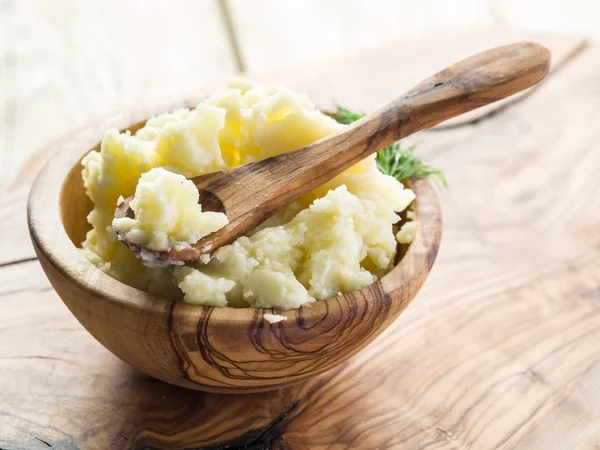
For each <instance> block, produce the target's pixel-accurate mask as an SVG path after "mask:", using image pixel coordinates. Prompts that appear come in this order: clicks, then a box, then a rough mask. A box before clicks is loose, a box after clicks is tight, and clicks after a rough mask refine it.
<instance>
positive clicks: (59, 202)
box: [28, 100, 442, 393]
mask: <svg viewBox="0 0 600 450" xmlns="http://www.w3.org/2000/svg"><path fill="white" fill-rule="evenodd" d="M187 103H190V104H192V105H193V104H194V103H195V100H191V101H189V102H187ZM183 106H188V104H186V103H185V102H179V103H176V104H169V105H163V106H162V107H160V106H159V107H158V108H153V109H147V110H145V111H138V112H134V113H130V114H121V115H118V116H117V117H116V118H115V119H113V120H112V122H110V123H107V121H102V122H101V123H97V124H96V125H93V126H90V127H88V128H85V129H83V130H80V131H79V132H78V133H76V134H75V135H73V137H72V138H71V139H69V140H67V143H66V144H65V146H64V148H63V149H62V150H61V151H60V152H59V153H58V154H57V155H56V156H55V157H54V158H53V159H52V160H51V161H50V163H49V164H48V165H46V167H45V168H44V169H43V170H42V171H41V173H40V174H39V176H38V178H37V180H36V181H35V183H34V186H33V188H32V190H31V193H30V196H29V204H28V220H29V230H30V234H31V238H32V241H33V245H34V247H35V251H36V253H37V255H38V258H39V260H40V263H41V265H42V267H43V269H44V271H45V272H46V275H47V277H48V279H49V280H50V282H51V283H52V286H54V288H55V289H56V292H57V293H58V295H59V296H60V297H61V298H62V300H63V302H64V303H65V304H66V305H67V307H68V308H69V309H70V310H71V312H72V313H73V315H74V316H75V317H76V318H77V320H79V322H80V323H81V324H82V325H83V326H84V327H85V328H86V329H87V330H88V331H89V332H90V333H91V334H92V335H93V336H94V337H95V338H96V339H97V340H98V341H100V343H101V344H102V345H104V346H105V347H106V348H107V349H108V350H110V351H111V352H112V353H114V354H115V355H116V356H118V357H119V358H121V359H122V360H123V361H125V362H127V363H129V364H131V365H133V366H135V367H137V368H138V369H139V370H141V371H142V372H144V373H146V374H148V375H150V376H153V377H155V378H158V379H160V380H163V381H166V382H168V383H172V384H176V385H179V386H183V387H186V388H191V389H197V390H203V391H210V392H225V393H238V392H239V393H244V392H257V391H265V390H269V389H276V388H279V387H282V386H284V385H287V384H290V383H295V382H298V381H301V380H304V379H306V378H308V377H312V376H314V375H317V374H319V373H321V372H325V371H326V370H328V369H331V368H333V367H335V366H337V365H338V364H340V363H342V362H343V361H345V360H346V359H348V358H350V357H351V356H352V355H354V354H355V353H357V352H358V351H359V350H360V349H362V348H363V347H365V346H366V345H367V344H369V343H370V342H371V341H372V340H373V339H375V338H376V337H377V336H378V335H379V334H380V333H381V332H382V331H383V330H385V329H386V328H387V327H388V326H389V325H390V324H391V323H392V322H393V321H394V319H396V318H397V317H398V316H399V315H400V313H401V312H402V311H403V310H404V309H405V308H406V306H407V305H408V304H409V303H410V301H411V300H412V299H413V297H414V296H415V295H416V293H417V292H418V290H419V288H420V287H421V285H422V284H423V282H424V281H425V278H426V277H427V275H428V273H429V271H430V269H431V266H432V265H433V263H434V261H435V258H436V255H437V251H438V247H439V244H440V239H441V233H442V222H441V214H440V206H439V203H438V200H437V195H436V190H435V188H434V186H433V185H432V183H431V182H430V181H428V180H419V181H414V182H413V183H411V184H412V188H413V189H414V191H415V193H416V196H417V198H416V201H415V203H414V205H413V206H414V209H415V211H416V213H417V215H418V221H419V222H418V231H417V234H416V237H415V239H414V241H413V242H412V244H411V245H410V246H409V247H408V249H407V250H406V252H405V254H404V255H403V257H402V258H401V260H400V261H399V263H398V264H397V265H396V266H395V267H394V268H393V269H392V271H391V272H390V273H388V274H387V275H386V276H384V277H383V278H381V279H380V280H378V281H377V282H375V283H373V284H372V285H370V286H367V287H366V288H364V289H361V290H359V291H355V292H351V293H349V294H346V295H342V296H338V297H335V298H330V299H327V300H324V301H318V302H316V303H312V304H310V305H306V306H303V307H301V308H299V309H296V310H290V311H283V312H281V311H274V310H271V309H254V308H240V309H236V308H218V307H208V306H194V305H189V304H186V303H183V302H174V301H170V300H166V299H164V298H161V297H157V296H154V295H150V294H148V293H146V292H143V291H140V290H138V289H135V288H132V287H130V286H127V285H125V284H123V283H121V282H119V281H117V280H115V279H113V278H111V277H110V276H108V275H106V274H105V273H104V272H102V271H101V270H99V269H97V268H96V267H95V266H94V265H92V264H91V263H90V262H89V261H88V260H87V259H86V258H85V257H84V256H83V255H82V254H81V253H80V251H79V250H78V247H79V246H80V243H81V242H82V241H83V239H84V237H85V233H86V231H87V230H88V229H89V225H88V224H87V222H86V215H87V213H88V212H89V211H90V210H91V206H92V205H91V202H90V201H89V199H88V198H87V197H86V195H85V192H84V189H83V183H82V180H81V165H80V161H81V158H82V157H83V156H84V155H85V154H87V153H88V152H89V151H90V150H91V149H93V148H98V145H99V144H98V143H99V141H100V140H101V139H102V136H103V133H104V131H105V130H106V128H107V126H108V125H110V126H116V127H117V128H120V129H127V128H129V129H131V130H132V131H135V130H137V129H138V128H139V127H140V126H141V125H143V123H144V122H145V119H146V118H148V117H149V116H151V115H153V114H156V113H158V112H162V111H166V110H170V109H173V108H175V107H183ZM132 123H133V124H135V125H130V124H132ZM273 312H275V313H277V314H282V315H284V316H285V317H287V320H286V321H282V322H279V323H276V324H270V323H269V322H268V321H266V320H265V319H264V318H263V314H264V313H273Z"/></svg>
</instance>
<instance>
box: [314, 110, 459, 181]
mask: <svg viewBox="0 0 600 450" xmlns="http://www.w3.org/2000/svg"><path fill="white" fill-rule="evenodd" d="M326 114H327V115H328V116H330V117H332V118H333V119H335V120H336V121H337V122H339V123H343V124H345V125H348V124H351V123H352V122H356V121H357V120H358V119H360V118H362V117H364V114H360V113H355V112H352V111H350V110H349V109H346V108H344V107H342V106H339V105H338V106H337V107H336V110H335V111H327V112H326ZM416 147H417V144H413V145H411V146H409V147H403V146H402V144H401V141H398V142H394V143H393V144H392V145H390V146H388V147H385V148H383V149H381V150H379V151H378V152H377V156H376V157H375V161H376V163H377V168H378V169H379V171H380V172H381V173H384V174H386V175H391V176H393V177H394V178H396V179H397V180H400V181H402V180H404V179H406V178H427V177H432V178H435V179H436V180H437V181H438V182H440V183H441V184H443V185H444V186H446V187H447V186H448V184H447V182H446V178H445V177H444V174H443V173H442V171H441V170H440V169H438V168H436V167H433V166H430V165H428V164H426V163H425V162H423V160H422V159H421V158H419V157H418V156H417V155H415V148H416Z"/></svg>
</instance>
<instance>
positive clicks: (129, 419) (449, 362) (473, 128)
mask: <svg viewBox="0 0 600 450" xmlns="http://www.w3.org/2000/svg"><path fill="white" fill-rule="evenodd" d="M523 38H529V39H536V40H539V41H540V42H542V43H545V44H546V45H548V46H549V47H550V48H551V49H552V50H553V52H554V66H553V72H552V73H551V75H550V76H549V78H548V80H547V81H546V82H545V83H544V84H543V85H542V86H540V87H539V88H538V89H535V90H534V91H531V92H529V93H528V95H524V96H521V97H519V98H518V99H516V100H514V101H511V102H507V103H504V104H502V105H499V106H496V107H494V108H493V109H489V110H486V111H484V112H482V113H477V114H475V115H472V116H470V117H468V118H463V119H459V120H456V121H454V122H452V123H450V124H446V125H442V126H440V127H438V128H437V129H434V130H431V131H428V132H424V133H421V135H420V136H418V137H417V139H418V140H420V141H422V144H421V146H420V150H419V151H420V152H421V154H422V155H424V156H425V157H426V158H427V159H429V160H431V161H432V162H433V163H435V164H436V165H438V166H439V167H441V168H442V169H443V170H444V171H445V173H446V176H447V178H448V182H449V189H448V190H444V191H442V192H441V197H442V203H443V209H444V214H445V231H444V233H445V234H444V238H443V242H442V248H441V251H440V254H439V258H438V262H437V263H436V265H435V267H434V269H433V271H432V273H431V275H430V278H429V279H428V281H427V283H426V285H425V287H424V288H423V290H422V291H421V293H420V294H419V295H418V297H417V298H416V299H415V301H414V302H413V303H412V304H411V306H410V307H409V308H408V309H407V311H406V312H405V313H404V314H403V315H402V316H401V317H400V319H398V320H397V321H396V322H395V323H394V325H392V326H391V327H390V328H389V329H388V330H387V331H386V332H385V333H384V334H383V335H382V336H381V337H379V338H378V339H377V340H376V341H375V342H374V343H373V344H372V345H370V346H369V347H368V348H367V349H365V350H364V351H362V352H361V353H360V354H358V355H357V356H355V357H354V358H352V359H351V360H350V361H348V362H346V363H345V364H343V365H341V366H340V367H338V368H337V369H334V370H333V371H331V372H328V373H326V374H324V375H323V376H320V377H318V378H315V379H312V380H310V381H308V382H306V383H303V384H299V385H296V386H293V387H291V388H287V389H283V390H281V391H276V392H270V393H266V394H256V395H243V396H231V395H216V394H204V393H200V392H193V391H188V390H185V389H181V388H177V387H174V386H170V385H167V384H164V383H162V382H159V381H155V380H153V379H150V378H148V377H146V376H144V375H142V374H140V373H138V372H137V371H135V370H134V369H132V368H130V367H129V366H127V365H126V364H125V363H123V362H121V361H120V360H118V359H117V358H116V357H114V356H113V355H112V354H110V353H109V352H108V351H106V350H105V349H104V348H103V347H102V346H100V345H99V344H98V343H97V342H96V341H95V340H94V339H93V338H92V337H91V336H90V335H89V334H88V333H87V332H86V331H85V330H84V329H83V328H82V327H81V326H80V325H79V324H78V322H77V321H76V320H75V319H74V318H73V317H72V316H71V315H70V313H69V312H68V310H67V308H66V307H65V306H64V305H63V304H62V302H61V301H60V299H59V298H58V297H57V295H56V294H55V293H54V292H53V290H52V289H51V287H50V286H49V284H48V282H47V281H46V279H45V277H44V275H43V273H42V271H41V269H40V267H39V265H38V263H37V261H36V260H35V256H34V253H33V250H32V249H31V246H30V243H29V239H28V236H27V230H26V224H25V219H24V208H25V200H26V194H27V190H28V186H29V184H30V182H31V179H32V177H33V176H34V174H35V173H36V171H37V170H38V169H39V166H40V164H41V163H42V162H43V161H45V160H47V159H48V158H50V157H51V154H52V151H53V149H56V148H60V143H58V144H57V145H54V146H51V148H48V149H47V150H46V151H45V152H44V153H42V154H40V155H38V156H37V157H36V158H35V159H34V160H31V161H30V162H29V163H28V164H27V165H26V166H25V167H24V168H23V171H22V176H21V177H20V179H19V181H18V182H17V183H15V184H13V185H12V187H11V189H10V191H9V193H8V194H7V195H5V196H4V197H2V198H0V239H1V240H0V243H1V248H0V300H1V302H2V303H1V304H2V306H3V309H2V314H1V315H0V448H2V449H4V450H6V449H11V450H12V449H47V448H55V449H121V448H139V449H142V448H152V449H154V448H169V449H171V448H173V449H190V448H229V449H234V448H256V449H259V448H294V449H296V448H307V449H308V448H310V449H319V448H335V449H342V448H364V449H371V448H382V449H383V448H401V449H428V450H431V449H492V448H520V449H594V448H598V447H599V446H600V270H599V269H600V176H599V174H600V87H599V86H600V85H599V83H598V80H599V79H600V47H597V46H593V45H587V44H586V43H585V42H583V41H581V40H579V39H575V38H560V37H555V36H537V37H535V36H534V37H531V36H523V35H521V34H519V33H498V32H494V33H479V34H470V35H460V36H445V37H440V36H436V39H435V40H425V41H422V42H420V43H411V44H408V43H406V44H401V43H400V44H393V45H392V44H390V45H389V46H387V47H381V48H380V49H379V50H378V51H376V52H369V53H367V54H362V55H356V56H355V57H352V58H349V59H344V60H339V61H327V62H325V63H323V64H322V65H321V66H311V67H303V68H300V69H298V70H296V71H291V72H290V71H288V72H281V73H276V74H273V73H271V74H268V75H263V76H257V77H256V78H259V79H263V80H269V81H277V82H285V83H286V84H289V85H290V86H292V87H294V88H298V89H302V90H305V91H307V92H308V93H309V94H310V95H311V96H313V98H315V99H316V100H317V101H318V102H319V103H320V104H321V105H324V106H328V105H330V104H331V102H332V99H335V100H337V101H338V102H340V103H342V104H344V105H346V106H348V107H352V108H356V109H359V110H371V109H372V108H374V107H375V106H376V105H378V104H381V103H383V102H384V101H386V100H389V98H390V97H392V96H394V95H397V94H398V93H400V92H402V91H403V90H404V89H405V88H409V87H411V85H412V84H414V83H415V82H417V81H419V80H420V79H421V78H422V77H424V76H426V75H429V74H430V73H431V72H432V71H434V70H435V69H437V68H440V67H442V66H444V65H445V64H447V63H450V62H453V61H454V60H456V59H458V58H460V57H463V56H467V55H468V54H469V53H471V52H473V51H476V50H483V49H485V48H487V47H491V46H493V45H497V44H501V43H506V42H513V41H516V40H521V39H523ZM103 123H104V122H101V123H100V126H101V125H102V124H103Z"/></svg>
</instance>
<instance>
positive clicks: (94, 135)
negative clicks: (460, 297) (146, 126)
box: [27, 98, 442, 326]
mask: <svg viewBox="0 0 600 450" xmlns="http://www.w3.org/2000/svg"><path fill="white" fill-rule="evenodd" d="M195 100H196V99H195V98H194V99H191V98H188V99H187V100H185V99H179V100H177V101H175V102H173V101H170V102H168V103H160V104H158V105H154V106H151V107H147V108H140V109H137V110H134V111H130V112H127V113H117V114H115V115H113V116H110V117H107V118H105V119H104V120H100V121H97V122H94V123H92V124H90V125H89V126H87V127H84V128H81V129H79V130H78V131H76V132H75V133H74V134H72V135H70V136H69V137H68V138H67V139H65V141H64V144H63V146H62V148H61V149H60V150H59V151H58V152H56V154H55V155H53V157H51V158H50V159H49V161H48V162H47V163H46V164H45V165H44V167H43V168H42V169H41V171H40V172H39V174H38V175H37V177H36V179H35V181H34V183H33V185H32V187H31V191H30V193H29V198H28V203H27V221H28V226H29V232H30V235H31V239H32V243H33V245H34V247H35V249H36V252H39V253H40V254H41V255H43V257H44V258H45V260H46V261H47V262H48V263H50V264H51V265H52V266H53V267H54V268H55V269H56V270H57V271H58V272H59V273H60V274H61V275H62V276H64V277H65V278H66V279H67V280H70V281H71V282H73V283H75V284H76V285H77V286H78V287H79V288H81V289H83V290H84V291H86V292H88V293H90V294H92V295H94V296H96V297H98V298H103V299H104V300H106V301H111V302H116V303H118V304H121V305H124V306H127V307H131V308H134V309H138V310H140V311H144V312H145V313H150V314H161V315H162V314H163V312H164V311H165V309H167V310H170V309H172V308H173V306H174V305H175V304H177V305H178V310H179V311H180V312H181V313H184V314H186V315H192V316H197V317H200V316H201V315H203V314H205V313H206V311H207V309H209V310H210V316H211V320H212V321H216V322H217V323H218V322H223V323H232V324H235V323H244V324H248V323H249V322H251V321H256V319H257V318H261V317H262V315H263V314H267V313H269V314H272V313H276V314H280V315H282V316H285V317H286V318H287V319H293V318H294V316H295V315H302V316H303V318H304V319H305V320H308V321H310V320H311V319H318V318H319V317H323V315H324V314H326V313H327V310H328V308H330V307H331V306H333V305H332V303H333V302H336V301H337V300H336V299H339V298H340V296H336V297H331V298H328V299H325V300H318V301H316V302H312V303H308V304H305V305H302V306H301V307H299V308H295V309H290V310H280V309H278V308H252V307H245V308H234V307H229V306H225V307H217V306H206V305H193V304H188V303H185V302H182V301H178V300H169V299H166V298H164V297H160V296H158V295H153V294H150V293H148V292H145V291H142V290H140V289H137V288H134V287H132V286H129V285H127V284H125V283H123V282H121V281H118V280H116V279H114V278H112V277H111V276H110V275H108V274H106V273H105V272H103V271H102V270H101V269H99V268H98V267H96V266H95V265H94V264H92V263H91V262H90V261H89V260H88V259H87V258H86V257H85V256H84V255H83V254H82V252H81V251H80V247H76V246H75V245H74V244H73V242H72V241H71V239H70V238H69V236H68V235H67V232H66V230H65V228H64V226H63V221H62V214H61V207H60V200H61V196H62V194H63V187H64V183H65V181H66V178H67V176H68V174H69V173H70V172H71V170H73V169H74V167H75V165H80V164H81V159H82V158H83V157H84V156H85V155H86V154H87V153H89V152H90V151H91V150H93V149H97V148H99V145H100V142H101V140H102V137H103V136H104V132H105V131H106V130H108V129H109V128H118V129H119V130H121V131H123V130H127V129H130V128H135V127H136V126H139V125H140V124H143V123H145V121H146V120H148V118H150V117H152V116H154V115H156V114H160V113H163V112H166V111H171V110H173V109H177V108H182V107H194V106H195V105H196V104H197V102H195ZM411 188H412V189H413V191H414V192H415V195H416V199H415V203H416V208H415V210H416V214H417V231H416V235H415V236H414V238H413V241H412V243H411V244H410V245H409V246H408V248H407V250H406V253H405V254H404V255H403V257H402V258H401V259H400V260H399V262H398V263H397V264H396V265H395V266H394V267H393V268H392V269H391V270H390V271H389V272H388V273H387V274H386V275H384V276H383V277H381V278H379V279H378V280H377V281H375V283H378V282H380V283H381V285H382V288H383V294H384V296H385V297H388V296H390V297H391V301H393V295H392V294H393V293H394V292H395V291H397V290H405V289H407V288H408V286H413V287H415V288H416V289H418V288H419V287H420V286H421V284H422V283H423V282H424V281H425V278H426V277H427V275H428V273H429V271H430V269H431V266H432V265H433V263H434V261H435V258H436V256H437V252H438V249H439V246H440V242H441V233H442V216H441V208H440V204H439V200H438V195H437V189H436V187H435V185H434V184H433V182H432V181H431V180H429V179H419V180H411ZM407 282H408V284H407ZM370 286H372V285H369V286H366V287H364V288H362V289H359V290H357V291H352V292H349V293H347V294H343V295H342V296H341V297H346V296H349V295H356V294H359V295H361V294H364V295H363V297H364V298H367V299H369V298H371V297H372V295H369V294H368V293H367V290H368V289H369V287H370ZM407 304H408V302H407ZM294 323H295V321H294V320H287V321H281V322H278V323H276V324H272V326H273V325H277V326H286V325H292V324H294Z"/></svg>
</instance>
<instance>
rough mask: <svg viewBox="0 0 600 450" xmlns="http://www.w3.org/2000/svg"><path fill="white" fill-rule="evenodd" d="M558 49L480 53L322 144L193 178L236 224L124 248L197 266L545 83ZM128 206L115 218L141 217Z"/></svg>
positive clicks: (213, 206)
mask: <svg viewBox="0 0 600 450" xmlns="http://www.w3.org/2000/svg"><path fill="white" fill-rule="evenodd" d="M549 69H550V51H549V50H548V49H546V48H544V47H542V46H541V45H539V44H534V43H517V44H511V45H506V46H503V47H498V48H495V49H492V50H488V51H486V52H482V53H479V54H477V55H474V56H472V57H470V58H467V59H465V60H463V61H461V62H459V63H457V64H454V65H452V66H450V67H448V68H446V69H444V70H443V71H441V72H439V73H437V74H436V75H434V76H432V77H430V78H428V79H426V80H425V81H423V82H421V83H420V84H419V85H417V86H416V87H415V88H413V89H412V90H410V91H409V92H408V93H406V94H405V95H403V96H402V97H400V98H398V99H396V100H394V101H393V102H391V103H389V104H388V105H386V106H384V107H383V108H381V109H379V110H378V111H376V112H375V113H373V114H369V115H368V116H366V117H364V118H362V119H361V120H359V121H357V122H355V123H353V124H352V125H350V126H348V127H346V128H345V129H344V130H342V131H340V132H338V133H336V134H334V135H332V136H328V137H326V138H324V139H322V140H320V141H318V142H316V143H314V144H311V145H308V146H306V147H304V148H301V149H298V150H296V151H294V152H290V153H285V154H282V155H278V156H275V157H272V158H268V159H265V160H262V161H258V162H255V163H251V164H247V165H244V166H240V167H237V168H233V169H228V170H225V171H220V172H214V173H210V174H208V175H201V176H198V177H195V178H192V181H193V182H194V184H195V185H196V187H197V188H198V191H199V193H200V200H199V202H200V204H202V205H203V207H204V208H205V209H206V210H209V211H221V212H224V213H225V214H226V215H227V217H228V219H229V224H228V225H226V226H225V227H223V228H221V229H220V230H218V231H216V232H214V233H212V234H210V235H208V236H206V237H204V238H203V239H201V240H200V241H198V242H197V243H195V244H193V245H192V246H191V247H189V248H185V249H182V250H171V251H165V252H160V251H155V250H152V249H147V248H146V249H142V248H141V247H140V246H138V245H132V244H130V243H127V241H126V240H124V242H125V243H126V244H127V245H128V246H129V247H130V248H131V249H132V250H133V251H134V252H136V254H140V253H141V254H142V255H143V259H144V260H145V263H146V264H148V265H157V266H161V265H170V264H177V263H181V262H182V261H185V262H189V261H194V260H197V259H198V258H200V256H201V255H202V254H211V253H213V252H214V251H215V250H216V249H218V248H219V247H221V246H223V245H226V244H229V243H231V242H233V241H234V240H235V239H236V238H238V237H239V236H242V235H244V234H246V233H247V232H249V231H250V230H252V229H253V228H255V227H256V226H257V225H259V224H260V223H262V222H263V221H265V220H266V219H267V218H269V217H270V216H272V215H273V214H275V213H276V212H277V211H278V210H280V209H281V208H283V207H284V206H285V205H288V204H289V203H291V202H293V201H294V200H296V199H298V198H300V197H301V196H303V195H305V194H307V193H308V192H310V191H312V190H314V189H316V188H317V187H319V186H321V185H323V184H325V183H326V182H327V181H329V180H331V179H332V178H333V177H335V176H336V175H339V174H340V173H341V172H343V171H344V170H346V169H348V168H349V167H351V166H352V165H354V164H356V163H357V162H359V161H360V160H362V159H364V158H366V157H367V156H369V155H371V154H372V153H375V152H376V151H377V150H379V149H381V148H383V147H386V146H388V145H390V144H392V143H394V142H396V141H398V140H399V139H402V138H404V137H407V136H409V135H411V134H413V133H416V132H417V131H420V130H422V129H424V128H429V127H432V126H434V125H436V124H438V123H440V122H443V121H444V120H447V119H450V118H452V117H456V116H458V115H460V114H463V113H466V112H468V111H472V110H474V109H476V108H479V107H481V106H484V105H487V104H490V103H493V102H495V101H498V100H501V99H503V98H506V97H508V96H510V95H513V94H515V93H517V92H520V91H522V90H524V89H526V88H529V87H531V86H533V85H535V84H536V83H538V82H539V81H541V80H542V79H543V78H544V77H545V76H546V74H547V73H548V71H549ZM132 199H133V197H129V198H128V199H126V200H124V201H123V202H122V203H121V204H120V205H119V206H118V207H117V210H116V212H115V217H125V216H129V217H133V211H132V210H131V209H130V208H129V203H130V202H131V200H132Z"/></svg>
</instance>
